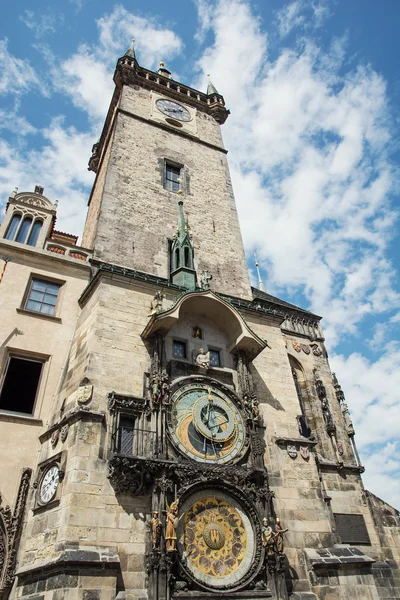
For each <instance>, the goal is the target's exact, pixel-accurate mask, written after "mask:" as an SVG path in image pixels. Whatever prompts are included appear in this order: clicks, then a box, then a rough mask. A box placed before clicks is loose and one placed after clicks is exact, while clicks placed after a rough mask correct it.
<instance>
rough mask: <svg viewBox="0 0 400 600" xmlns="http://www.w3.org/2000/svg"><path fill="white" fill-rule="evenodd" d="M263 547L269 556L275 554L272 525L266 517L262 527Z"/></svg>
mask: <svg viewBox="0 0 400 600" xmlns="http://www.w3.org/2000/svg"><path fill="white" fill-rule="evenodd" d="M261 535H262V545H263V546H264V548H265V552H266V554H267V556H270V555H271V554H274V532H273V531H272V527H271V525H270V524H269V523H268V519H267V518H266V517H264V519H263V525H262V531H261Z"/></svg>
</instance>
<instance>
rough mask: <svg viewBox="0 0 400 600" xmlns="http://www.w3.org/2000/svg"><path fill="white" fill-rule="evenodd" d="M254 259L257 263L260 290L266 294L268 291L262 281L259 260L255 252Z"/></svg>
mask: <svg viewBox="0 0 400 600" xmlns="http://www.w3.org/2000/svg"><path fill="white" fill-rule="evenodd" d="M254 259H255V261H256V270H257V276H258V289H259V290H261V291H262V292H266V291H267V290H266V289H265V285H264V283H263V280H262V279H261V273H260V269H259V266H258V260H257V257H256V253H255V252H254Z"/></svg>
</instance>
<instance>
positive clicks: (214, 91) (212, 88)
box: [207, 74, 220, 96]
mask: <svg viewBox="0 0 400 600" xmlns="http://www.w3.org/2000/svg"><path fill="white" fill-rule="evenodd" d="M207 77H208V84H207V96H211V94H218V95H220V94H219V91H218V90H217V88H216V87H215V85H214V84H213V83H212V81H211V79H210V74H208V75H207Z"/></svg>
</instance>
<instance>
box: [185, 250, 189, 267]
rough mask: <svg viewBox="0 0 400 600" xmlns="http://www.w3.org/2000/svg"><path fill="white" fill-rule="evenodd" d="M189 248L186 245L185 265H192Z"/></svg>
mask: <svg viewBox="0 0 400 600" xmlns="http://www.w3.org/2000/svg"><path fill="white" fill-rule="evenodd" d="M189 263H190V258H189V248H188V247H187V246H185V267H190V264H189Z"/></svg>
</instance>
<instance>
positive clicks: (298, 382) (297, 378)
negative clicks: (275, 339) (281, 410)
mask: <svg viewBox="0 0 400 600" xmlns="http://www.w3.org/2000/svg"><path fill="white" fill-rule="evenodd" d="M289 362H290V366H291V368H292V375H293V381H294V386H295V388H296V393H297V398H298V400H299V405H300V412H301V414H300V415H299V416H298V417H297V422H298V425H299V432H300V434H301V435H302V436H303V437H306V438H309V437H310V436H311V429H310V428H309V426H308V423H307V417H306V408H305V404H304V399H305V397H304V388H305V377H304V372H303V369H302V367H301V365H300V363H299V362H298V361H297V360H296V359H295V358H293V356H289Z"/></svg>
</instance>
